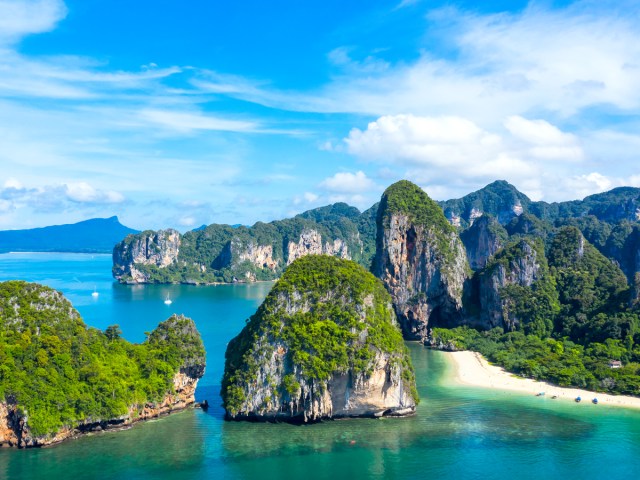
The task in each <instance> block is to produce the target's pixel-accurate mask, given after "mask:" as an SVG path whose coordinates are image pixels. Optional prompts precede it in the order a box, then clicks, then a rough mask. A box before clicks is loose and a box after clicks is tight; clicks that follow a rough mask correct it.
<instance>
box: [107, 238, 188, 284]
mask: <svg viewBox="0 0 640 480" xmlns="http://www.w3.org/2000/svg"><path fill="white" fill-rule="evenodd" d="M180 241H181V236H180V233H179V232H178V231H176V230H173V229H167V230H158V231H157V232H154V231H151V230H146V231H144V232H142V233H138V234H132V235H128V236H127V237H126V239H125V240H123V241H122V242H121V243H119V244H118V245H117V246H116V248H114V250H113V265H114V267H113V275H114V277H115V278H117V279H125V283H147V282H148V281H149V279H150V274H149V270H147V269H146V268H145V267H157V268H166V267H168V266H169V265H172V264H174V263H176V261H177V259H178V254H179V253H180Z"/></svg>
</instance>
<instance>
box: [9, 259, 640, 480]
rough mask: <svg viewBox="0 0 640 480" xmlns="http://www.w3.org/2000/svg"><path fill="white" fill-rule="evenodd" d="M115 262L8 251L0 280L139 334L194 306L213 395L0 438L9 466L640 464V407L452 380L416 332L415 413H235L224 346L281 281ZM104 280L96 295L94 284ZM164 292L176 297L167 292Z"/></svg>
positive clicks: (205, 390) (482, 468) (116, 470)
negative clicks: (218, 281)
mask: <svg viewBox="0 0 640 480" xmlns="http://www.w3.org/2000/svg"><path fill="white" fill-rule="evenodd" d="M110 262H111V260H110V257H109V256H101V255H96V256H93V257H92V256H90V255H72V254H11V255H0V280H5V279H10V278H22V279H27V280H31V281H38V282H41V283H45V284H47V285H50V286H52V287H54V288H57V289H59V290H61V291H63V292H64V293H65V295H67V297H68V298H69V299H70V300H71V301H72V302H73V303H74V305H75V306H76V307H77V308H78V310H79V311H80V313H81V314H82V315H83V317H84V319H85V321H86V322H87V323H88V324H89V325H92V326H96V327H99V328H105V327H106V326H107V325H110V324H114V323H118V324H119V325H120V326H121V328H122V330H123V332H124V336H125V337H127V338H128V339H129V340H132V341H140V340H142V339H143V338H144V332H145V331H149V330H152V329H153V328H154V327H155V325H156V324H157V323H158V322H160V321H162V320H164V319H166V318H167V317H168V316H169V315H170V314H171V313H174V312H176V313H185V314H186V315H189V316H191V317H192V318H193V319H194V320H195V321H196V323H197V325H198V328H199V330H200V332H201V333H202V335H203V337H204V341H205V346H206V348H207V352H208V365H207V372H206V374H205V376H204V377H203V379H202V380H201V381H200V384H199V387H198V391H197V397H198V398H199V399H204V398H207V399H208V400H209V403H210V404H212V406H213V407H212V408H211V409H210V410H209V411H208V412H207V413H204V412H202V411H199V410H188V411H185V412H182V413H178V414H175V415H172V416H169V417H166V418H163V419H160V420H157V421H153V422H148V423H144V424H141V425H137V426H135V427H134V428H132V429H130V430H128V431H124V432H108V433H104V434H97V435H93V436H89V437H84V438H81V439H77V440H73V441H70V442H67V443H64V444H62V445H58V446H56V447H53V448H47V449H39V450H21V451H16V450H2V451H0V479H4V478H7V479H23V478H29V479H31V478H34V479H35V478H78V479H81V478H109V479H137V478H140V479H147V478H148V479H151V478H153V479H156V478H159V479H164V478H183V479H188V478H214V479H217V478H260V479H271V478H273V479H282V478H309V479H314V478H333V479H336V480H337V479H341V478H349V479H354V478H428V477H431V476H435V475H438V476H440V475H446V476H448V477H450V478H465V479H466V478H470V479H476V478H477V479H485V478H488V479H512V478H517V479H540V478H562V479H572V478H580V479H582V480H585V479H591V478H596V477H603V476H604V477H605V478H607V479H608V480H611V479H635V478H638V476H639V475H640V412H636V411H632V410H625V409H619V408H611V407H605V406H601V405H600V406H594V405H580V406H577V405H574V404H572V403H570V402H558V401H553V400H551V399H545V398H536V397H532V396H526V395H520V394H516V393H512V394H505V393H497V392H494V391H492V390H485V389H474V388H469V387H460V386H454V385H450V384H447V377H448V375H447V372H448V369H449V368H450V367H449V365H448V364H447V362H446V359H445V357H444V355H442V354H441V353H439V352H431V351H429V350H427V349H425V348H423V347H422V346H420V345H417V344H410V349H411V353H412V357H413V360H414V365H415V367H416V376H417V379H418V389H419V391H420V395H421V398H422V402H421V404H420V406H419V408H418V414H417V415H416V416H415V417H411V418H406V419H383V420H369V419H364V420H342V421H334V422H325V423H322V424H318V425H311V426H291V425H284V424H249V423H229V422H225V421H224V420H223V418H222V415H223V411H222V409H221V408H220V407H217V405H218V404H219V403H220V399H219V396H218V390H219V384H220V378H221V376H222V368H223V363H224V349H225V347H226V344H227V342H228V341H229V339H231V338H232V337H233V336H234V335H235V334H237V332H239V330H240V329H241V328H242V326H243V325H244V320H245V319H246V318H247V317H248V316H249V315H251V314H252V313H253V312H254V311H255V309H256V307H257V306H258V305H259V303H260V302H261V300H262V299H263V298H264V296H265V295H266V294H267V292H268V290H269V288H270V286H271V285H270V284H268V283H265V284H254V285H235V286H233V285H227V286H216V287H213V286H211V287H192V286H177V285H175V286H174V285H172V286H134V287H128V286H121V285H117V284H114V283H113V282H112V280H111V278H110ZM94 288H95V289H97V291H98V292H99V293H100V295H99V297H98V298H97V299H94V298H93V297H91V292H93V290H94ZM167 294H168V295H170V297H171V298H172V300H173V304H172V305H170V306H166V305H164V303H163V300H164V299H165V297H166V295H167ZM352 442H355V443H352Z"/></svg>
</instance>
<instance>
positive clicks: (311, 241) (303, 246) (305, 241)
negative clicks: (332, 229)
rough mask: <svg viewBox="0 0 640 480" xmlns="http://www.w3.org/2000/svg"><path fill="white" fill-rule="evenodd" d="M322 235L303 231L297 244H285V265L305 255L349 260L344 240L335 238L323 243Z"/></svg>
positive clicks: (349, 256)
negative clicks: (328, 256) (330, 256)
mask: <svg viewBox="0 0 640 480" xmlns="http://www.w3.org/2000/svg"><path fill="white" fill-rule="evenodd" d="M322 240H323V239H322V235H321V234H320V233H319V232H318V231H316V230H305V231H303V232H302V233H301V234H300V238H299V239H298V241H297V242H293V241H290V242H289V243H288V244H287V265H291V264H292V263H293V262H295V261H296V260H297V259H298V258H301V257H304V256H305V255H332V256H336V257H340V258H344V259H347V260H351V255H349V248H348V247H347V244H346V243H345V241H344V240H342V239H340V238H337V239H335V240H334V241H333V242H330V241H326V242H324V243H323V241H322Z"/></svg>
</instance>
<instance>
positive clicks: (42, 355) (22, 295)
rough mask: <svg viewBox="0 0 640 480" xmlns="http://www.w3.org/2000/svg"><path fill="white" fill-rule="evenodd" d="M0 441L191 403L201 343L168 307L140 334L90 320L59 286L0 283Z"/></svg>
mask: <svg viewBox="0 0 640 480" xmlns="http://www.w3.org/2000/svg"><path fill="white" fill-rule="evenodd" d="M0 332H1V335H0V352H2V353H1V354H0V372H1V373H0V374H1V375H2V377H1V378H2V381H1V382H0V446H13V447H20V448H23V447H40V446H45V445H51V444H54V443H58V442H60V441H63V440H65V439H67V438H71V437H73V436H76V435H79V434H82V433H87V432H91V431H102V430H105V429H111V428H123V427H126V426H128V425H131V424H132V423H134V422H138V421H140V420H145V419H148V418H153V417H157V416H159V415H162V414H166V413H170V412H173V411H177V410H180V409H182V408H185V407H186V406H188V405H191V404H193V403H194V401H195V399H194V392H195V389H196V386H197V384H198V380H199V379H200V378H201V377H202V375H203V374H204V368H205V352H204V347H203V344H202V340H201V338H200V334H199V333H198V331H197V330H196V328H195V325H194V323H193V321H192V320H191V319H188V318H185V317H184V316H177V315H174V316H172V317H171V318H169V319H168V320H166V321H165V322H162V323H161V324H160V325H158V327H157V328H156V329H155V330H154V331H153V332H151V333H150V334H149V336H148V338H147V340H146V341H145V342H144V343H142V344H137V345H136V344H130V343H129V342H127V341H125V340H124V339H121V338H119V330H118V328H117V326H113V327H111V328H109V329H107V332H106V334H105V333H102V332H100V331H99V330H96V329H87V327H86V326H85V325H84V323H83V322H82V319H81V318H80V316H79V314H78V312H77V311H76V310H75V309H74V308H73V307H72V306H71V304H70V303H69V302H68V301H67V300H66V299H65V298H64V297H63V296H62V295H61V294H60V293H59V292H56V291H54V290H51V289H49V288H47V287H43V286H41V285H37V284H29V283H25V282H4V283H0Z"/></svg>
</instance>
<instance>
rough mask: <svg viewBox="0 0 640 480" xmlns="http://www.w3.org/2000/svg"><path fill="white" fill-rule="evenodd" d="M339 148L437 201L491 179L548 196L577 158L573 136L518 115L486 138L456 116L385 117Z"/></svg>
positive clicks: (577, 147) (577, 146)
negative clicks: (426, 189)
mask: <svg viewBox="0 0 640 480" xmlns="http://www.w3.org/2000/svg"><path fill="white" fill-rule="evenodd" d="M344 142H345V144H346V146H347V151H348V152H349V153H351V154H352V155H355V156H356V157H358V158H360V159H361V160H363V161H366V162H375V163H380V164H382V165H383V171H384V172H392V173H391V176H392V177H397V176H403V177H405V178H409V179H411V180H413V181H415V182H417V183H420V184H423V185H430V186H431V188H433V189H435V190H436V191H437V192H439V193H438V197H437V198H440V199H446V198H450V197H451V196H455V195H456V194H458V193H462V194H464V193H468V192H469V191H470V190H472V189H473V188H478V187H481V186H484V185H485V184H486V183H489V182H491V181H493V180H495V179H498V178H504V179H507V180H509V181H512V182H514V183H516V184H518V185H524V186H525V188H526V189H527V191H528V192H531V193H533V194H534V195H535V196H538V197H539V196H541V195H544V194H547V195H549V196H550V197H551V196H553V195H554V194H557V193H558V192H552V191H550V190H551V189H552V188H553V185H557V184H558V181H557V180H558V179H559V178H561V177H568V176H570V174H571V172H572V170H573V169H575V167H576V162H578V163H579V162H580V161H581V160H583V158H584V152H583V150H582V148H581V146H580V144H579V142H578V140H577V138H576V137H575V136H574V135H570V134H567V133H565V132H563V131H562V130H560V129H559V128H557V127H556V126H554V125H552V124H550V123H549V122H546V121H542V120H529V119H526V118H524V117H520V116H517V117H516V116H512V117H509V118H508V119H507V120H506V121H505V128H504V129H500V130H498V131H497V132H490V131H487V130H484V129H482V128H480V127H479V126H478V125H477V124H475V123H474V122H472V121H471V120H468V119H465V118H460V117H451V116H445V117H419V116H416V115H387V116H384V117H380V118H379V119H378V120H376V121H374V122H370V123H369V124H368V126H367V128H366V129H365V130H360V129H357V128H356V129H353V130H351V132H350V133H349V136H348V137H347V138H345V139H344ZM363 175H364V174H363ZM386 176H387V177H388V176H389V175H386ZM552 176H557V177H558V179H556V180H553V179H550V177H552ZM594 185H595V184H594ZM447 186H448V187H447ZM465 189H466V191H465ZM543 192H544V193H543ZM447 193H448V195H447ZM560 193H561V194H566V191H565V190H562V191H561V192H560Z"/></svg>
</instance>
